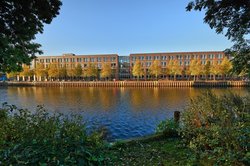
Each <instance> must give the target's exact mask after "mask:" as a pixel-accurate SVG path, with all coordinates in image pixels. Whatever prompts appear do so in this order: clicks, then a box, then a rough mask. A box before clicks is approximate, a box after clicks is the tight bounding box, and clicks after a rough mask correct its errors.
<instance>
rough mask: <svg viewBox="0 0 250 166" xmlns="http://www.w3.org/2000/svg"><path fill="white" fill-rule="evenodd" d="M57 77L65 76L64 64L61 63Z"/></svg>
mask: <svg viewBox="0 0 250 166" xmlns="http://www.w3.org/2000/svg"><path fill="white" fill-rule="evenodd" d="M59 77H61V78H66V77H67V68H66V65H63V67H61V68H59Z"/></svg>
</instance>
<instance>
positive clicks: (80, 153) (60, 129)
mask: <svg viewBox="0 0 250 166" xmlns="http://www.w3.org/2000/svg"><path fill="white" fill-rule="evenodd" d="M102 145H103V144H102V141H101V136H100V135H99V134H96V133H95V134H92V135H90V136H89V135H87V134H86V130H85V127H84V125H82V119H81V118H80V117H79V116H73V117H72V116H71V117H70V119H69V118H67V117H63V116H62V115H58V114H53V115H49V114H48V113H47V112H46V110H45V109H44V108H43V107H41V106H39V107H38V108H37V110H36V111H35V112H34V113H31V112H30V111H28V110H23V109H17V108H16V107H15V106H10V105H6V104H5V105H4V106H3V108H0V165H99V164H100V163H102V160H103V159H102V155H101V154H100V152H99V151H98V150H99V148H101V147H102Z"/></svg>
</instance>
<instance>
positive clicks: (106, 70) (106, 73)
mask: <svg viewBox="0 0 250 166" xmlns="http://www.w3.org/2000/svg"><path fill="white" fill-rule="evenodd" d="M111 74H112V69H111V66H110V64H109V63H104V64H102V69H101V78H105V79H106V78H108V77H110V76H111Z"/></svg>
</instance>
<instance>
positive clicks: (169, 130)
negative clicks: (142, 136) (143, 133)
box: [156, 119, 179, 137]
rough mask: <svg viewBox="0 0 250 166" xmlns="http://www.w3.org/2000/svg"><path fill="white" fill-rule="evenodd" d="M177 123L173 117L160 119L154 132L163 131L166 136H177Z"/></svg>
mask: <svg viewBox="0 0 250 166" xmlns="http://www.w3.org/2000/svg"><path fill="white" fill-rule="evenodd" d="M178 130H179V123H177V122H175V121H174V120H173V119H170V120H164V121H162V122H161V123H160V124H159V125H158V126H157V128H156V133H163V134H164V135H165V136H167V137H177V136H178Z"/></svg>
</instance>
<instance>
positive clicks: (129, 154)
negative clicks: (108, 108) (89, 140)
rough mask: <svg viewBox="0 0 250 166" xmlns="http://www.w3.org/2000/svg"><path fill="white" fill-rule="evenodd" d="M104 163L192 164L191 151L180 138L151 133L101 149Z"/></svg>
mask: <svg viewBox="0 0 250 166" xmlns="http://www.w3.org/2000/svg"><path fill="white" fill-rule="evenodd" d="M103 153H104V154H105V156H104V158H105V164H104V165H166V166H168V165H169V166H170V165H171V166H172V165H188V164H190V165H194V164H195V163H194V160H192V158H193V156H194V155H193V152H192V151H191V150H190V149H189V148H187V147H185V146H183V145H182V141H181V139H180V138H170V137H169V138H167V137H166V136H163V135H157V134H156V135H152V136H150V137H144V138H141V139H135V140H129V141H121V142H116V143H115V144H114V145H112V146H111V147H109V148H107V149H105V150H104V151H103Z"/></svg>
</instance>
